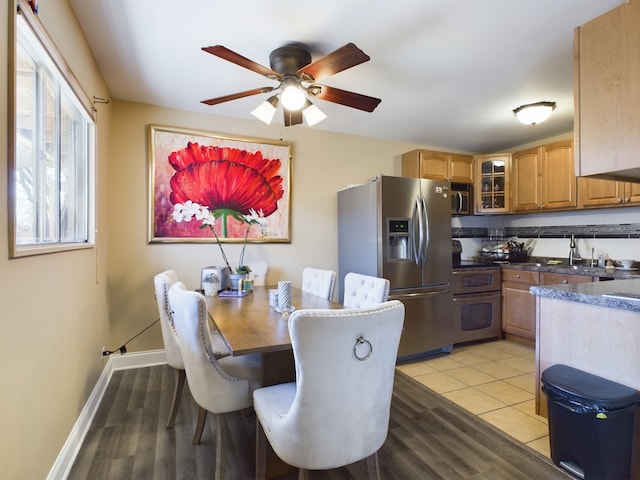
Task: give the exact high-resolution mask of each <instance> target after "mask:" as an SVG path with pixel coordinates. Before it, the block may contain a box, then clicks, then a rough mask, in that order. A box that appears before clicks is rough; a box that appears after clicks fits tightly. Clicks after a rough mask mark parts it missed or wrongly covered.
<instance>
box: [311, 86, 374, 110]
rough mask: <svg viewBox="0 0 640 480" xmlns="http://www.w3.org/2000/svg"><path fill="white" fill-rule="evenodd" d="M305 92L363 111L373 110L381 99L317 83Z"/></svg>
mask: <svg viewBox="0 0 640 480" xmlns="http://www.w3.org/2000/svg"><path fill="white" fill-rule="evenodd" d="M307 93H309V94H310V95H312V96H313V97H315V98H319V99H321V100H326V101H327V102H333V103H339V104H340V105H345V106H347V107H351V108H357V109H358V110H364V111H365V112H373V111H374V110H375V109H376V107H377V106H378V104H379V103H380V102H381V101H382V100H380V99H379V98H375V97H369V96H368V95H362V94H361V93H354V92H348V91H347V90H341V89H339V88H335V87H328V86H326V85H318V84H314V85H311V86H310V87H309V89H308V90H307Z"/></svg>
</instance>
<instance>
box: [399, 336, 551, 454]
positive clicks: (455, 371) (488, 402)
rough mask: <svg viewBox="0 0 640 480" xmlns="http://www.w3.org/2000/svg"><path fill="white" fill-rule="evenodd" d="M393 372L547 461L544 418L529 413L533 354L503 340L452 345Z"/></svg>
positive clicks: (532, 393) (531, 410)
mask: <svg viewBox="0 0 640 480" xmlns="http://www.w3.org/2000/svg"><path fill="white" fill-rule="evenodd" d="M398 369H399V370H401V371H402V372H404V373H406V374H407V375H409V376H411V377H413V378H415V379H416V380H417V381H419V382H420V383H422V384H424V385H426V386H427V387H429V388H430V389H432V390H433V391H435V392H437V393H439V394H441V395H443V396H444V397H446V398H448V399H449V400H451V401H453V402H455V403H457V404H458V405H460V406H461V407H463V408H465V409H466V410H468V411H470V412H471V413H473V414H474V415H477V416H478V417H480V418H482V419H484V420H485V421H487V422H489V423H491V424H492V425H493V426H495V427H497V428H499V429H500V430H502V431H503V432H505V433H507V434H508V435H510V436H512V437H513V438H515V439H516V440H519V441H520V442H522V443H526V444H527V445H529V446H530V447H531V448H533V449H535V450H537V451H538V452H540V453H542V454H543V455H546V456H547V457H551V452H550V450H549V429H548V425H547V419H546V418H544V417H541V416H539V415H536V414H535V352H534V349H533V348H532V347H527V346H524V345H520V344H519V343H515V342H510V341H508V340H499V341H491V342H486V343H478V344H473V345H465V346H461V347H454V348H453V351H452V352H451V353H450V354H443V355H438V356H432V357H424V358H421V359H417V360H414V361H411V362H405V363H403V364H400V365H398Z"/></svg>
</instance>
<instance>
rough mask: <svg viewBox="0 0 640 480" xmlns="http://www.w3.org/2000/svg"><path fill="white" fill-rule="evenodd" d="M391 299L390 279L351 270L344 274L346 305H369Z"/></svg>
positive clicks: (344, 303)
mask: <svg viewBox="0 0 640 480" xmlns="http://www.w3.org/2000/svg"><path fill="white" fill-rule="evenodd" d="M388 299H389V280H387V279H386V278H380V277H372V276H370V275H362V274H360V273H354V272H349V273H347V274H346V275H345V276H344V300H343V301H342V303H343V305H344V306H345V307H368V306H371V305H376V304H378V303H382V302H386V301H387V300H388Z"/></svg>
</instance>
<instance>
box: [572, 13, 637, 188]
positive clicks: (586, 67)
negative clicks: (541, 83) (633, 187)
mask: <svg viewBox="0 0 640 480" xmlns="http://www.w3.org/2000/svg"><path fill="white" fill-rule="evenodd" d="M638 25H640V0H630V1H629V2H627V3H624V4H622V5H620V6H619V7H617V8H615V9H613V10H611V11H609V12H607V13H605V14H604V15H601V16H600V17H597V18H595V19H594V20H592V21H590V22H588V23H586V24H584V25H582V26H580V27H577V28H576V29H575V32H574V96H575V120H574V128H575V130H574V132H575V133H574V140H575V149H576V157H575V163H576V174H577V175H578V176H590V175H594V176H599V177H601V178H611V179H619V180H624V179H629V180H631V181H640V135H639V134H638V132H640V108H638V105H640V28H638Z"/></svg>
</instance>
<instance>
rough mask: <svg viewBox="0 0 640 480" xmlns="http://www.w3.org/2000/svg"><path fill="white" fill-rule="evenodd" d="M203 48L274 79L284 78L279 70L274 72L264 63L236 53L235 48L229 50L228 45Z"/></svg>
mask: <svg viewBox="0 0 640 480" xmlns="http://www.w3.org/2000/svg"><path fill="white" fill-rule="evenodd" d="M202 50H204V51H205V52H207V53H210V54H211V55H215V56H216V57H220V58H223V59H224V60H227V61H229V62H231V63H235V64H236V65H239V66H241V67H244V68H247V69H249V70H251V71H254V72H256V73H259V74H260V75H264V76H265V77H267V78H270V79H272V80H280V79H281V78H282V75H280V74H279V73H278V72H274V71H273V70H271V69H270V68H267V67H265V66H264V65H260V64H259V63H256V62H254V61H253V60H249V59H248V58H246V57H243V56H242V55H240V54H239V53H236V52H234V51H233V50H229V49H228V48H227V47H223V46H222V45H214V46H213V47H202Z"/></svg>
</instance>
